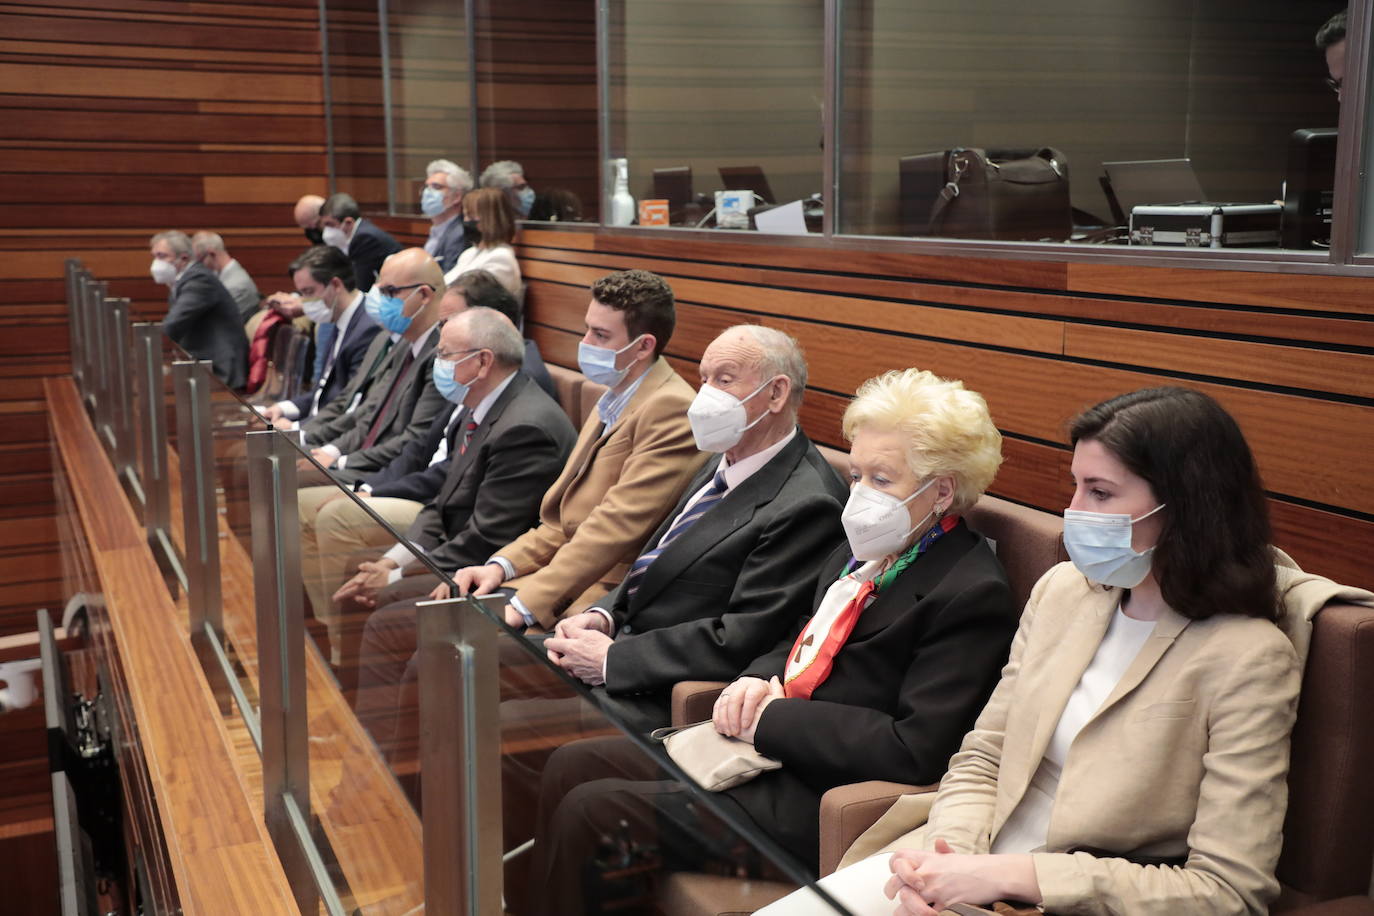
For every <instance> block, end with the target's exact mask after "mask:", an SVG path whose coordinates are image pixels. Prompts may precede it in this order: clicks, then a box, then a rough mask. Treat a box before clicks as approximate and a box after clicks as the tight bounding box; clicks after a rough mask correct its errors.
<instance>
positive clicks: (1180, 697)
mask: <svg viewBox="0 0 1374 916" xmlns="http://www.w3.org/2000/svg"><path fill="white" fill-rule="evenodd" d="M1071 438H1072V441H1073V446H1074V453H1073V465H1072V470H1073V477H1074V485H1075V490H1074V497H1073V502H1072V503H1071V505H1070V507H1069V509H1068V510H1067V511H1066V512H1065V513H1064V544H1065V547H1066V548H1067V550H1068V553H1069V556H1070V557H1071V558H1072V561H1073V562H1072V563H1063V564H1060V565H1059V566H1056V567H1054V568H1053V569H1051V570H1050V571H1049V572H1048V573H1046V574H1045V576H1044V577H1043V578H1042V579H1041V580H1040V582H1039V583H1037V584H1036V587H1035V589H1034V591H1033V592H1032V594H1031V597H1030V601H1029V602H1028V603H1027V605H1026V610H1025V613H1024V614H1023V615H1022V618H1021V626H1020V629H1019V630H1018V632H1017V635H1016V638H1015V641H1014V642H1013V643H1012V650H1011V659H1010V661H1009V662H1008V663H1007V666H1006V668H1005V669H1004V670H1003V672H1002V679H1001V682H1000V683H999V684H998V685H997V688H996V690H994V692H993V695H992V698H991V699H990V700H989V701H988V704H987V706H986V707H985V708H984V710H983V712H982V714H981V715H980V716H979V718H978V722H977V724H976V725H975V726H974V728H973V731H971V732H969V734H968V735H966V736H965V738H964V742H963V746H962V747H961V749H960V751H959V753H958V754H956V755H955V757H954V759H953V760H952V761H951V762H950V769H949V773H948V774H947V775H946V776H945V778H944V780H943V782H942V783H941V785H940V789H939V792H938V793H936V794H935V795H934V800H933V806H932V805H931V797H930V796H929V795H926V796H907V797H906V798H904V799H903V800H901V801H899V802H898V804H897V806H894V808H893V809H892V811H890V812H889V813H888V815H887V816H885V817H884V818H883V819H882V820H881V821H879V823H878V824H877V825H875V827H874V828H873V829H872V830H870V831H869V833H868V834H865V836H864V837H862V838H861V839H860V841H859V842H858V843H857V844H855V847H854V848H853V849H851V850H850V854H849V856H847V860H848V861H855V860H857V862H856V864H854V865H851V866H849V867H847V868H843V869H841V870H840V871H838V872H836V873H835V874H834V875H832V876H830V877H829V878H827V879H825V880H824V881H823V882H822V884H823V885H825V886H826V887H827V888H828V889H829V890H830V892H831V893H832V894H834V895H835V896H837V897H838V898H839V899H840V900H841V901H842V902H844V903H845V904H846V905H847V907H848V908H849V909H850V911H851V912H854V913H856V914H868V913H875V914H876V913H882V914H884V916H886V914H889V913H892V912H893V911H894V906H895V907H896V912H897V913H899V914H911V916H916V914H919V916H934V914H936V913H939V912H940V911H941V910H944V909H946V908H948V907H950V906H952V905H954V904H958V903H969V904H975V905H977V904H989V903H992V902H995V901H1001V900H1016V901H1025V902H1028V903H1031V904H1040V905H1043V907H1044V909H1045V910H1046V911H1048V912H1051V913H1060V914H1063V913H1074V914H1080V913H1082V914H1099V913H1100V914H1108V913H1112V914H1117V913H1131V914H1160V916H1163V914H1177V913H1189V914H1259V913H1265V912H1267V907H1268V904H1269V902H1270V901H1271V900H1273V898H1274V897H1275V896H1276V894H1277V893H1278V884H1277V882H1276V881H1275V879H1274V867H1275V864H1276V862H1277V860H1278V855H1279V849H1280V845H1281V841H1282V828H1283V818H1284V812H1285V808H1286V804H1287V784H1286V776H1287V771H1288V737H1289V731H1290V730H1291V728H1292V724H1293V718H1294V715H1295V711H1296V706H1297V696H1298V685H1299V676H1300V670H1299V665H1298V662H1297V656H1296V653H1295V651H1294V648H1293V645H1292V644H1291V643H1290V642H1289V640H1288V638H1287V637H1285V636H1284V634H1283V633H1282V632H1281V631H1280V629H1279V628H1278V627H1277V626H1276V625H1275V623H1274V621H1275V619H1276V617H1277V615H1278V598H1277V592H1276V587H1275V571H1274V555H1273V553H1272V551H1271V549H1270V546H1269V525H1268V520H1267V517H1266V512H1265V502H1264V492H1263V489H1262V487H1261V485H1260V480H1259V475H1258V472H1257V470H1256V467H1255V463H1254V459H1253V457H1252V456H1251V454H1250V449H1249V446H1248V445H1247V444H1246V442H1245V438H1244V436H1242V434H1241V432H1240V428H1239V427H1238V426H1237V425H1236V422H1235V421H1234V420H1233V419H1232V418H1231V417H1230V416H1229V415H1228V414H1227V413H1226V411H1224V410H1223V409H1222V408H1221V406H1220V405H1218V404H1217V403H1216V402H1215V401H1213V400H1212V399H1211V398H1209V397H1207V396H1206V395H1203V394H1200V393H1198V392H1196V391H1190V390H1187V389H1183V388H1154V389H1149V390H1145V391H1137V392H1133V393H1131V394H1126V395H1122V396H1120V397H1117V398H1113V399H1112V400H1110V401H1106V402H1104V403H1102V404H1099V405H1097V406H1096V407H1093V408H1091V409H1089V410H1087V411H1085V412H1084V413H1083V414H1082V415H1080V416H1079V417H1078V418H1077V419H1076V420H1075V421H1074V423H1073V425H1072V428H1071ZM927 812H928V819H927ZM922 821H925V824H924V826H919V825H920V824H921V823H922ZM911 828H918V829H915V830H912V829H911ZM889 840H891V841H892V842H889ZM878 850H882V854H878V855H871V856H869V857H867V858H864V856H865V855H866V854H867V853H869V852H872V851H878ZM893 850H896V852H895V854H894V853H893V852H892V851H893ZM800 898H802V895H800V894H799V895H794V896H793V897H789V898H785V899H784V900H783V901H779V903H778V904H775V906H776V907H777V909H776V911H775V910H774V909H773V908H769V909H768V910H767V911H766V912H768V913H772V912H777V913H786V914H789V916H794V914H799V913H806V912H810V911H811V910H810V909H809V906H810V905H811V904H810V901H809V900H807V899H800ZM822 911H823V910H821V909H816V910H815V912H822Z"/></svg>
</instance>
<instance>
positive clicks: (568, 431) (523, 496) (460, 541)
mask: <svg viewBox="0 0 1374 916" xmlns="http://www.w3.org/2000/svg"><path fill="white" fill-rule="evenodd" d="M458 441H461V439H459V440H458ZM576 441H577V431H576V430H575V429H573V425H572V423H571V422H570V421H569V420H568V415H567V414H566V413H564V412H563V408H561V407H559V406H558V403H557V402H556V401H554V399H553V398H551V397H549V396H548V395H547V394H545V393H544V392H543V391H542V390H541V389H540V388H539V386H538V385H536V384H534V383H533V382H531V381H530V379H529V377H528V376H527V375H525V374H524V373H523V372H518V373H516V375H515V378H513V379H511V383H510V384H509V385H508V386H506V390H505V391H503V392H501V396H500V397H499V398H497V399H496V403H494V404H492V406H491V409H490V410H489V411H487V415H486V416H485V417H483V418H482V423H481V425H480V426H478V427H477V429H476V430H474V431H473V434H472V440H471V441H470V442H469V443H468V447H467V451H465V452H464V453H463V454H461V455H459V454H456V453H455V452H452V451H451V452H450V454H449V457H448V458H447V459H446V460H444V461H443V462H441V463H439V464H437V465H435V466H434V467H432V468H429V473H430V474H434V473H435V472H437V471H439V470H443V472H444V478H443V485H442V486H441V488H440V489H439V495H438V496H437V497H435V498H434V501H433V502H431V503H429V504H428V505H427V506H425V507H424V508H423V509H421V510H420V514H419V516H417V517H416V519H415V521H414V523H412V524H411V526H410V530H409V531H408V532H407V533H406V537H407V538H409V539H410V540H411V541H414V542H415V543H416V544H418V545H419V546H420V547H423V548H424V549H425V551H426V552H427V553H428V554H429V557H430V559H432V560H433V561H434V562H435V564H437V565H438V566H439V568H440V569H443V570H449V571H451V570H455V569H459V568H461V567H463V566H472V565H476V564H480V563H485V562H486V561H487V559H488V558H489V557H490V556H491V555H492V554H493V553H495V552H496V550H497V548H499V547H501V546H502V545H504V544H508V543H510V542H511V541H513V540H515V538H517V537H519V536H520V535H522V534H524V533H525V532H526V531H528V530H529V529H530V528H532V527H533V526H534V525H535V524H536V523H537V522H538V521H539V503H540V501H541V500H542V499H543V498H544V493H545V491H546V490H548V488H549V486H550V485H551V484H552V483H553V482H554V480H555V479H556V478H557V477H558V475H559V474H560V473H561V472H562V470H563V465H564V463H565V462H567V460H568V455H569V454H571V453H572V447H573V443H574V442H576Z"/></svg>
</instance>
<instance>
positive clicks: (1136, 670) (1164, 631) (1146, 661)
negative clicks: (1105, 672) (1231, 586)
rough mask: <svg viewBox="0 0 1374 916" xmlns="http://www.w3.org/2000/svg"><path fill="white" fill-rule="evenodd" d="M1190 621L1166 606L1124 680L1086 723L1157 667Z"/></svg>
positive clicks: (1129, 666) (1118, 700)
mask: <svg viewBox="0 0 1374 916" xmlns="http://www.w3.org/2000/svg"><path fill="white" fill-rule="evenodd" d="M1189 623H1190V621H1189V620H1188V618H1187V617H1184V616H1183V615H1181V614H1177V613H1175V612H1174V611H1173V610H1171V609H1168V608H1166V609H1165V610H1164V612H1163V613H1162V614H1160V616H1159V619H1158V620H1156V621H1155V628H1154V630H1153V631H1151V633H1150V638H1149V639H1147V640H1145V644H1144V645H1143V646H1141V647H1140V651H1139V652H1137V653H1136V656H1135V658H1134V659H1132V661H1131V663H1130V665H1128V666H1127V667H1126V671H1125V673H1124V674H1122V675H1121V680H1119V681H1117V682H1116V686H1115V687H1113V688H1112V692H1111V693H1109V694H1107V699H1105V700H1103V701H1102V705H1101V706H1100V707H1098V710H1097V712H1095V713H1093V715H1092V718H1091V719H1089V720H1088V722H1087V723H1086V724H1085V725H1084V727H1085V728H1086V727H1087V725H1089V724H1091V723H1092V722H1093V721H1095V720H1096V719H1098V718H1099V717H1101V716H1102V714H1103V713H1105V712H1106V711H1107V710H1109V709H1111V707H1112V706H1114V705H1115V704H1116V703H1118V702H1120V701H1121V700H1122V699H1123V698H1124V697H1125V696H1126V694H1128V693H1130V692H1131V691H1132V690H1134V689H1135V688H1137V687H1139V686H1140V682H1141V681H1143V680H1145V676H1146V675H1147V674H1149V673H1150V672H1151V671H1153V670H1154V667H1155V665H1157V664H1158V663H1159V660H1160V659H1161V658H1163V657H1164V653H1165V652H1167V651H1169V647H1170V646H1172V645H1173V644H1174V640H1176V639H1177V638H1178V635H1179V634H1180V633H1182V632H1183V631H1184V630H1185V629H1186V628H1187V627H1188V624H1189Z"/></svg>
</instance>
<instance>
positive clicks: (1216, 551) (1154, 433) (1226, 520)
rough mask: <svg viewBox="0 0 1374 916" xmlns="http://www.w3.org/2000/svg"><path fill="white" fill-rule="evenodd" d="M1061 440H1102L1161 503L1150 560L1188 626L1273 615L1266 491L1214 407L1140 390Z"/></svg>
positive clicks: (1107, 404) (1094, 410)
mask: <svg viewBox="0 0 1374 916" xmlns="http://www.w3.org/2000/svg"><path fill="white" fill-rule="evenodd" d="M1069 438H1070V440H1071V441H1072V442H1073V444H1074V445H1077V444H1078V443H1079V442H1080V441H1083V440H1091V441H1094V442H1099V443H1101V444H1102V445H1103V446H1105V447H1106V448H1107V450H1108V451H1110V452H1111V453H1112V454H1113V455H1115V456H1116V457H1117V459H1119V460H1120V461H1121V463H1122V464H1124V465H1125V466H1126V467H1127V468H1128V469H1129V470H1130V471H1131V473H1133V474H1136V475H1137V476H1139V477H1142V478H1144V479H1145V481H1146V482H1147V483H1149V485H1150V489H1151V490H1153V491H1154V495H1155V498H1156V499H1158V500H1159V501H1160V502H1161V503H1164V509H1163V510H1162V511H1161V512H1160V514H1161V515H1162V516H1163V517H1164V525H1163V529H1162V530H1161V531H1160V535H1159V542H1158V544H1157V545H1156V546H1155V552H1154V558H1153V561H1152V563H1153V568H1154V574H1155V579H1156V580H1157V581H1158V582H1159V589H1160V592H1161V594H1162V595H1163V597H1164V600H1165V601H1166V602H1168V604H1169V606H1170V607H1171V608H1173V609H1174V610H1175V611H1177V612H1178V613H1180V614H1182V615H1183V616H1184V617H1189V618H1191V619H1193V620H1203V619H1206V618H1208V617H1211V616H1212V615H1213V614H1242V615H1245V616H1249V617H1262V618H1264V619H1266V620H1274V619H1276V618H1277V617H1278V611H1279V606H1278V595H1277V591H1276V586H1275V579H1274V557H1273V554H1272V552H1271V551H1270V548H1269V545H1270V540H1271V535H1270V530H1269V513H1268V508H1267V505H1266V503H1265V497H1264V487H1263V485H1262V484H1261V482H1260V476H1259V469H1258V468H1257V467H1256V466H1255V459H1254V456H1253V455H1252V454H1251V453H1250V446H1249V445H1248V444H1247V443H1246V441H1245V436H1244V435H1243V434H1242V433H1241V431H1240V427H1239V426H1238V425H1237V424H1236V421H1235V420H1234V419H1232V417H1231V415H1230V414H1228V413H1227V412H1226V411H1225V410H1224V409H1223V408H1222V406H1221V405H1220V404H1218V403H1217V402H1216V401H1214V400H1213V399H1212V398H1210V397H1208V396H1207V395H1205V394H1203V393H1201V392H1199V391H1193V390H1191V389H1189V388H1172V387H1171V388H1145V389H1142V390H1140V391H1132V392H1131V393H1129V394H1123V395H1119V396H1117V397H1114V398H1112V399H1111V400H1109V401H1103V402H1102V403H1101V404H1098V405H1097V406H1096V407H1090V408H1088V409H1087V410H1085V411H1083V412H1082V413H1081V414H1079V415H1078V416H1077V417H1076V418H1075V419H1074V421H1073V424H1072V426H1071V427H1070V431H1069Z"/></svg>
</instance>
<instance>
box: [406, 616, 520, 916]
mask: <svg viewBox="0 0 1374 916" xmlns="http://www.w3.org/2000/svg"><path fill="white" fill-rule="evenodd" d="M416 613H417V615H418V623H419V652H420V659H419V662H420V772H421V774H422V779H421V782H420V791H421V796H422V802H423V806H424V812H425V816H424V825H423V827H424V853H425V909H426V911H427V912H430V913H460V914H468V916H481V914H486V913H499V912H501V892H502V887H501V874H502V866H501V836H502V831H501V730H500V713H499V708H500V699H501V697H500V690H501V687H500V679H499V677H498V674H499V672H498V670H497V666H498V661H497V649H498V647H497V637H498V633H499V628H498V627H497V626H496V624H495V623H494V622H492V621H491V620H490V619H488V618H487V617H486V616H485V615H484V614H483V613H482V611H481V609H480V607H479V606H478V604H477V602H475V601H473V600H471V599H469V598H452V599H449V600H446V601H422V602H420V604H419V606H418V608H417V610H416Z"/></svg>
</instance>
